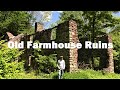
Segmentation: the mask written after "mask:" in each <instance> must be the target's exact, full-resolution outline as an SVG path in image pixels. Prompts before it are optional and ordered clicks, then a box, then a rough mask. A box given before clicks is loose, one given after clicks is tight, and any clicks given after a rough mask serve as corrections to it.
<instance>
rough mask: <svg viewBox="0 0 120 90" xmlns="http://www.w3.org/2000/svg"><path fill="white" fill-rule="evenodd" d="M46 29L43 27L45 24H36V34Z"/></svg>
mask: <svg viewBox="0 0 120 90" xmlns="http://www.w3.org/2000/svg"><path fill="white" fill-rule="evenodd" d="M43 29H44V27H43V24H42V23H39V22H36V23H35V32H40V31H42V30H43Z"/></svg>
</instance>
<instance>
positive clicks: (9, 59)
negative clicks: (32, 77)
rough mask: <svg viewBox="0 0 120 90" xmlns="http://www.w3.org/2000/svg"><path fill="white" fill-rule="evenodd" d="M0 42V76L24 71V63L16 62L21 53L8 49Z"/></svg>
mask: <svg viewBox="0 0 120 90" xmlns="http://www.w3.org/2000/svg"><path fill="white" fill-rule="evenodd" d="M3 43H4V41H0V75H1V76H2V77H6V76H8V75H13V74H15V73H19V72H23V71H24V62H18V57H19V56H20V55H21V54H22V51H19V50H18V49H10V48H8V47H7V45H6V44H5V43H4V44H3Z"/></svg>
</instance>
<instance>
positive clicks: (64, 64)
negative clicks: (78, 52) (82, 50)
mask: <svg viewBox="0 0 120 90" xmlns="http://www.w3.org/2000/svg"><path fill="white" fill-rule="evenodd" d="M63 67H64V69H65V61H64V64H63Z"/></svg>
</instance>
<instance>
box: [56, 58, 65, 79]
mask: <svg viewBox="0 0 120 90" xmlns="http://www.w3.org/2000/svg"><path fill="white" fill-rule="evenodd" d="M57 67H58V69H59V74H58V78H59V79H62V77H63V74H64V70H65V61H64V60H63V56H60V59H59V60H58V63H57Z"/></svg>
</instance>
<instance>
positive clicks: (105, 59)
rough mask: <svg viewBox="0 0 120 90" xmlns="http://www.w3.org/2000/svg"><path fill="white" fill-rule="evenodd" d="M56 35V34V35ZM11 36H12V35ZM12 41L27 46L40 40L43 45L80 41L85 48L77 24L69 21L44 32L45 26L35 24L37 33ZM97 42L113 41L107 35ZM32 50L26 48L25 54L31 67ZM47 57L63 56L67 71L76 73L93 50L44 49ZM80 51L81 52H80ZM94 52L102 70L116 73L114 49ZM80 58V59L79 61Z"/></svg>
mask: <svg viewBox="0 0 120 90" xmlns="http://www.w3.org/2000/svg"><path fill="white" fill-rule="evenodd" d="M53 30H54V32H55V33H56V35H55V37H54V39H52V38H51V36H52V32H53ZM55 33H54V34H55ZM10 36H11V35H10ZM11 40H12V41H18V42H20V41H21V40H24V41H25V46H26V42H27V41H30V40H31V41H33V42H34V41H35V40H38V41H39V42H41V43H50V42H51V41H52V40H53V41H55V42H56V43H58V44H59V43H71V42H73V43H78V42H79V41H80V42H81V43H82V45H83V46H84V41H85V40H87V39H85V40H82V39H80V40H79V39H78V32H77V23H76V22H75V21H74V20H69V21H66V22H64V23H61V24H59V25H58V26H56V27H54V28H50V29H46V30H44V28H43V25H42V24H40V23H35V33H34V34H32V35H22V34H20V35H18V36H15V37H14V38H12V39H11ZM97 40H100V41H102V42H107V43H108V42H112V39H111V37H110V36H109V35H105V36H102V37H99V38H97ZM32 50H33V49H32V48H31V49H27V48H25V52H24V55H23V56H24V58H25V59H26V60H27V61H26V63H27V64H26V65H29V64H30V63H31V60H32V59H31V55H32ZM42 51H43V52H44V54H45V55H49V54H54V53H56V54H57V57H58V59H59V57H60V56H61V55H62V56H63V58H64V60H65V62H66V70H67V71H69V72H73V71H76V70H77V69H78V65H77V64H78V60H79V61H80V60H83V61H85V60H86V63H89V60H87V59H90V58H91V56H90V55H91V50H90V49H84V48H82V49H79V50H78V49H77V48H75V49H65V48H63V49H42ZM78 51H79V52H78ZM93 51H94V53H95V54H94V57H100V64H101V65H100V66H101V69H102V68H107V69H108V72H114V63H113V54H112V49H105V50H103V49H102V50H101V49H99V50H93ZM78 53H79V55H78ZM78 57H79V59H78Z"/></svg>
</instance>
